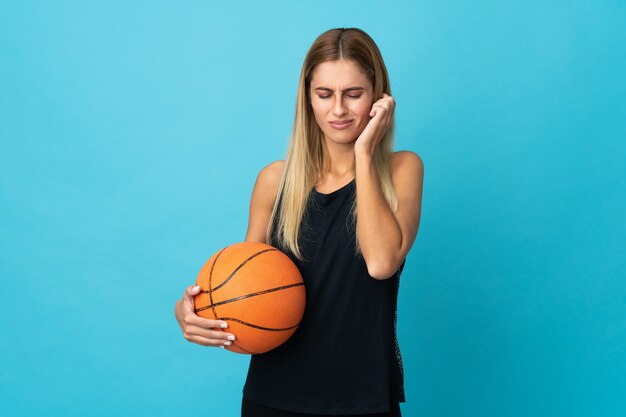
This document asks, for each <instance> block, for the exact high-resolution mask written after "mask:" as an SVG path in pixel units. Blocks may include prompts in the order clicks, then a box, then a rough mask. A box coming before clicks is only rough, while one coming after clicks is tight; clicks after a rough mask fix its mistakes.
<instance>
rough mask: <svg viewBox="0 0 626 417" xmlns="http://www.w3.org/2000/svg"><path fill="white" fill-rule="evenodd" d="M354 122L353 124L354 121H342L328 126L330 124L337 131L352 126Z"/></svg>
mask: <svg viewBox="0 0 626 417" xmlns="http://www.w3.org/2000/svg"><path fill="white" fill-rule="evenodd" d="M352 122H353V121H352V120H341V121H335V122H328V124H330V125H331V126H332V127H334V128H335V129H339V130H341V129H345V128H347V127H348V126H350V125H351V124H352Z"/></svg>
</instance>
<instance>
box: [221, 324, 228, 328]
mask: <svg viewBox="0 0 626 417" xmlns="http://www.w3.org/2000/svg"><path fill="white" fill-rule="evenodd" d="M220 326H221V327H222V329H225V328H227V327H228V323H222V324H221V325H220Z"/></svg>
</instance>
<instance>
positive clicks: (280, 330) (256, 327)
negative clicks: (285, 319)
mask: <svg viewBox="0 0 626 417" xmlns="http://www.w3.org/2000/svg"><path fill="white" fill-rule="evenodd" d="M220 320H230V321H236V322H237V323H241V324H243V325H244V326H248V327H254V328H255V329H259V330H269V331H272V332H284V331H285V330H291V329H295V328H296V327H298V325H299V324H300V323H298V324H296V325H295V326H290V327H285V328H284V329H280V328H277V327H263V326H257V325H256V324H252V323H247V322H245V321H243V320H239V319H236V318H234V317H220Z"/></svg>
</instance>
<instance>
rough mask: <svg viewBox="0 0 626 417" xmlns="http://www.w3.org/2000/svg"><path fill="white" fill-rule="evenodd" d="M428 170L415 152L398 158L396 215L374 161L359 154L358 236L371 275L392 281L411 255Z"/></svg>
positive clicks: (394, 169)
mask: <svg viewBox="0 0 626 417" xmlns="http://www.w3.org/2000/svg"><path fill="white" fill-rule="evenodd" d="M423 178H424V166H423V163H422V160H421V158H420V157H419V156H418V155H417V154H416V153H414V152H410V151H402V152H398V153H396V154H395V155H394V161H393V164H392V180H393V185H394V188H395V190H396V194H397V197H398V210H397V211H396V212H395V213H394V212H392V211H391V209H390V208H389V206H388V204H387V201H386V200H385V198H384V195H383V192H382V188H381V185H380V180H379V179H378V176H377V175H376V171H375V167H374V162H373V159H372V157H371V156H370V155H369V154H368V153H366V152H358V153H357V154H356V189H357V192H356V194H357V197H356V198H357V236H358V241H359V246H360V247H361V252H362V253H363V258H364V259H365V262H366V264H367V269H368V272H369V274H370V275H371V276H372V277H374V278H376V279H387V278H389V277H391V276H392V275H393V274H394V273H395V272H396V271H397V270H398V268H399V267H400V264H401V263H402V261H403V260H404V258H405V257H406V255H407V254H408V252H409V250H410V249H411V246H412V245H413V242H414V241H415V238H416V236H417V230H418V228H419V222H420V215H421V203H422V186H423Z"/></svg>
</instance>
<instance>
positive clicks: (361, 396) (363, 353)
mask: <svg viewBox="0 0 626 417" xmlns="http://www.w3.org/2000/svg"><path fill="white" fill-rule="evenodd" d="M354 198H356V182H355V180H352V182H350V183H349V184H347V185H345V186H343V187H342V188H340V189H338V190H336V191H334V192H332V193H330V194H321V193H319V192H317V191H316V190H315V189H314V188H313V189H312V190H311V195H310V198H309V201H308V204H307V208H306V210H305V214H304V218H303V221H302V227H301V234H300V241H299V243H300V245H301V246H300V247H301V250H302V254H303V257H304V262H301V261H299V260H298V259H297V258H295V256H293V255H292V253H291V252H290V251H288V250H287V249H286V248H283V247H282V246H281V245H279V243H278V240H277V238H276V234H275V228H274V229H273V231H272V242H271V243H272V246H274V247H276V248H278V249H280V250H282V251H283V252H285V254H287V255H288V256H289V257H290V258H291V259H292V260H293V261H294V263H295V264H296V265H297V266H298V269H299V270H300V272H301V274H302V277H303V279H304V283H305V288H306V308H305V312H304V316H303V318H302V321H301V322H300V326H299V327H298V329H297V330H296V332H295V333H294V334H293V335H292V336H291V337H290V338H289V339H288V340H287V341H286V342H285V343H283V344H282V345H280V346H279V347H277V348H276V349H274V350H271V351H269V352H266V353H263V354H256V355H251V358H250V366H249V368H248V375H247V378H246V383H245V385H244V388H243V396H244V397H246V398H247V399H248V400H251V401H254V402H257V403H261V404H265V405H267V406H270V407H274V408H279V409H283V410H289V411H294V412H302V413H313V414H368V413H381V412H385V411H388V410H389V408H390V404H391V403H395V402H404V401H405V398H404V374H403V368H402V359H401V356H400V349H399V346H398V341H397V338H396V311H397V310H396V306H397V296H398V288H399V279H400V274H401V273H402V269H403V268H404V264H405V262H406V259H405V260H404V261H403V262H402V264H401V265H400V267H399V269H398V271H397V272H396V273H395V275H394V276H393V277H391V278H389V279H385V280H377V279H375V278H372V277H371V276H370V275H369V273H368V271H367V267H366V264H365V261H364V259H363V257H362V256H360V255H358V256H357V255H355V252H354V243H355V238H356V237H355V236H356V234H355V227H354V225H353V223H352V219H351V217H350V208H351V205H352V201H353V199H354ZM279 204H280V203H279ZM274 225H276V222H274Z"/></svg>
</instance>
